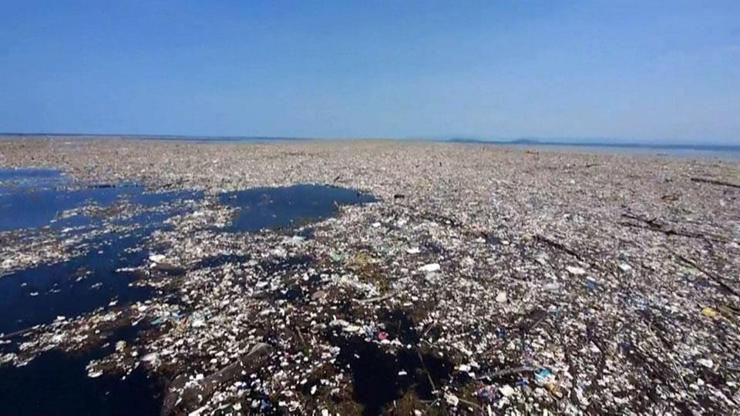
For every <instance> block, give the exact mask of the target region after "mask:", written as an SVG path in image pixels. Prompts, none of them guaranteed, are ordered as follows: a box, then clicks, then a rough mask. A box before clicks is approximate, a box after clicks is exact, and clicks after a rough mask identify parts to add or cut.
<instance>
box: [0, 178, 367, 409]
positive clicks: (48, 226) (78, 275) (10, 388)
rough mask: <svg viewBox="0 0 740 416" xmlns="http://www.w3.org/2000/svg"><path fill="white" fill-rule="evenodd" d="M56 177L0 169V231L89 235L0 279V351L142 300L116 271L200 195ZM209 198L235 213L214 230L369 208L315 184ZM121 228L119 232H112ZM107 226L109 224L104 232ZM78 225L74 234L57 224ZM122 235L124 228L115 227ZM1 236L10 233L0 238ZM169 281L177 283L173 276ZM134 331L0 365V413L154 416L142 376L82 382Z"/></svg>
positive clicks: (152, 387) (155, 396)
mask: <svg viewBox="0 0 740 416" xmlns="http://www.w3.org/2000/svg"><path fill="white" fill-rule="evenodd" d="M68 185H69V181H67V179H66V178H64V177H63V175H61V174H60V173H59V172H58V171H54V170H38V169H23V170H9V169H0V235H2V234H3V233H4V234H5V236H6V237H3V238H9V241H12V239H13V238H16V237H14V236H15V235H16V234H19V235H20V236H21V237H20V238H23V237H22V236H23V235H25V234H26V233H31V234H32V233H38V232H41V231H46V232H50V233H55V235H58V236H60V238H68V237H69V236H70V235H73V234H75V233H80V234H79V235H80V236H84V235H87V234H84V233H85V232H87V231H90V230H97V231H99V232H95V233H93V237H91V238H89V239H87V240H84V242H83V244H84V247H85V249H86V250H85V251H84V252H83V254H80V255H77V256H74V257H72V258H71V259H69V260H68V261H64V262H59V263H54V264H41V265H37V266H33V267H29V268H26V269H23V270H19V271H16V272H13V273H11V274H8V275H5V276H2V277H0V317H2V318H1V319H0V334H17V335H11V336H10V337H9V338H8V339H7V340H6V341H10V342H9V343H3V344H2V345H0V354H2V353H4V352H11V351H16V349H17V348H18V343H19V342H20V341H21V340H22V339H23V336H22V332H23V330H25V329H28V328H30V327H32V326H34V325H38V324H45V323H50V322H52V321H54V320H55V319H57V317H58V316H65V317H66V318H73V317H76V316H79V315H81V314H85V313H89V312H91V311H94V310H96V309H98V308H103V309H106V308H112V307H119V306H121V305H126V304H129V303H132V302H136V301H140V300H145V299H147V298H150V297H151V296H153V295H154V290H152V289H149V288H142V287H136V286H132V285H130V283H132V282H134V281H135V279H136V276H135V275H134V274H132V273H129V272H125V271H120V269H121V268H128V267H136V266H140V265H142V264H144V262H146V261H147V260H146V259H147V257H148V255H149V253H148V251H147V249H146V248H145V247H142V244H143V242H144V239H145V238H146V237H147V236H148V235H150V234H151V232H152V231H154V230H156V229H162V228H166V227H167V225H166V224H164V221H165V220H166V219H167V218H169V217H170V216H172V215H175V214H179V213H184V212H187V210H188V209H189V207H191V205H188V204H184V202H186V201H190V200H198V199H201V198H203V194H202V193H199V192H188V191H177V192H164V193H150V192H146V190H145V189H144V188H143V187H140V186H137V185H135V184H127V185H118V184H116V185H115V186H108V185H106V186H92V187H85V188H71V189H70V188H69V187H68ZM219 200H220V201H221V202H222V203H224V204H227V205H229V206H233V207H236V208H239V210H238V213H237V215H236V217H235V219H234V221H233V224H232V225H231V226H230V227H229V228H228V229H225V230H223V232H254V231H259V230H264V229H280V230H284V229H293V228H294V227H297V226H299V225H305V224H308V223H310V222H312V221H316V220H320V219H323V218H327V217H329V216H332V215H335V214H336V213H337V211H338V206H339V205H344V204H360V203H366V202H372V201H374V200H375V199H374V198H373V197H372V196H371V195H368V194H363V193H358V192H357V191H354V190H350V189H343V188H337V187H331V186H321V185H296V186H290V187H281V188H257V189H247V190H243V191H238V192H231V193H224V194H221V195H220V196H219ZM117 204H130V205H133V206H136V207H138V208H139V210H137V211H136V212H140V213H139V214H138V215H135V216H133V217H123V218H116V217H115V216H114V217H113V218H112V219H111V218H105V217H96V216H89V215H87V214H85V213H84V212H87V211H84V210H83V211H81V213H78V212H77V211H74V212H75V215H71V216H66V217H64V218H60V214H61V213H63V212H65V211H68V210H74V209H77V208H81V207H89V206H95V207H97V208H100V209H103V210H105V209H110V208H113V207H115V206H116V205H117ZM120 225H124V226H126V227H117V226H120ZM110 226H114V227H113V228H110ZM67 227H78V228H72V229H70V228H67ZM122 230H125V231H122ZM7 236H10V237H7ZM246 260H247V259H246V257H240V256H231V257H227V258H220V257H216V258H207V259H203V261H201V262H200V263H198V264H196V265H194V266H192V267H194V268H211V267H218V266H219V265H221V264H223V263H224V262H239V261H246ZM170 278H177V277H176V276H173V277H170ZM139 330H140V328H137V327H126V328H122V329H120V330H117V331H115V332H113V333H111V334H106V335H107V338H106V339H107V340H108V344H105V345H104V346H103V347H101V348H98V349H93V350H90V351H85V352H84V353H79V354H64V353H62V352H59V351H50V352H46V353H43V354H41V355H40V356H39V357H37V358H36V359H34V360H33V361H31V362H30V363H29V364H28V365H26V366H23V367H18V368H15V367H8V366H5V367H0V416H4V415H6V414H7V415H14V416H24V415H29V416H30V415H33V416H35V415H45V416H54V415H59V416H71V415H133V414H135V415H158V414H159V410H160V406H161V400H162V391H163V390H162V388H163V384H162V383H161V380H156V379H152V378H149V377H148V376H147V375H146V374H145V373H144V372H143V371H135V372H134V373H133V374H131V375H129V376H127V377H126V378H125V379H123V380H122V379H121V377H120V376H108V375H103V376H101V377H99V378H94V379H93V378H89V377H88V376H87V372H86V370H85V366H86V365H87V363H89V362H90V360H92V359H96V358H100V357H103V356H105V355H106V354H109V353H110V352H111V351H112V345H114V344H115V342H116V341H119V340H124V341H127V342H132V341H133V340H135V339H136V337H137V336H138V333H139Z"/></svg>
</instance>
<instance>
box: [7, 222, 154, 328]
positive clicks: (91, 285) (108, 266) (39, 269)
mask: <svg viewBox="0 0 740 416" xmlns="http://www.w3.org/2000/svg"><path fill="white" fill-rule="evenodd" d="M143 234H144V233H143V232H137V233H135V234H132V235H128V236H117V235H108V236H106V237H104V238H101V239H100V240H97V241H95V242H94V248H93V249H92V250H91V251H90V252H89V253H87V254H85V255H82V256H79V257H75V258H72V259H71V260H69V261H67V262H63V263H57V264H50V265H49V264H43V265H40V266H36V267H33V268H30V269H26V270H21V271H19V272H16V273H13V274H10V275H7V276H5V277H3V278H1V279H0V316H2V319H0V333H11V332H15V331H18V330H21V329H25V328H28V327H31V326H34V325H37V324H43V323H49V322H52V321H53V320H54V319H55V318H56V317H57V316H60V315H61V316H66V317H70V318H71V317H75V316H78V315H80V314H83V313H85V312H89V311H92V310H94V309H96V308H98V307H101V306H102V307H107V305H108V304H109V303H110V302H111V301H113V300H116V301H117V302H118V304H126V303H131V302H135V301H138V300H144V299H146V298H148V297H149V296H150V293H151V291H150V289H148V288H140V287H131V286H129V283H130V282H131V281H132V280H133V276H132V275H130V274H127V273H117V272H116V269H117V268H119V267H128V266H138V265H140V264H142V263H143V262H144V260H145V259H146V257H147V255H148V253H145V252H142V251H134V252H131V253H128V252H126V249H128V248H131V247H134V246H135V244H137V243H139V242H140V241H141V239H142V237H143Z"/></svg>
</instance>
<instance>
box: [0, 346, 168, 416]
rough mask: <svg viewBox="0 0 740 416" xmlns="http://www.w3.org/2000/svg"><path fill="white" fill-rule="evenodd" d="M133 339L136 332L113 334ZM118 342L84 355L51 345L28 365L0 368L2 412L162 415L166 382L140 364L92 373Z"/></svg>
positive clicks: (20, 415) (23, 414)
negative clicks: (124, 370) (117, 372)
mask: <svg viewBox="0 0 740 416" xmlns="http://www.w3.org/2000/svg"><path fill="white" fill-rule="evenodd" d="M119 339H125V340H128V341H131V339H132V336H131V335H130V334H120V335H118V334H113V335H112V336H111V337H110V338H109V341H110V343H111V345H114V344H115V342H116V341H117V340H119ZM111 350H112V347H109V348H107V349H104V350H97V351H93V352H88V353H85V354H81V355H67V354H64V353H62V352H59V351H50V352H48V353H45V354H43V355H42V356H40V357H38V358H36V359H35V360H33V361H31V363H29V364H28V365H26V366H24V367H18V368H14V367H3V368H0V415H2V416H11V415H12V416H26V415H27V416H73V415H75V416H77V415H79V416H97V415H108V416H119V415H120V416H129V415H137V416H139V415H141V416H148V415H151V416H154V415H159V409H160V407H161V402H162V399H161V394H162V393H161V392H162V388H161V386H159V384H158V383H157V382H155V381H154V380H151V379H149V378H147V376H146V374H145V373H144V372H143V371H142V370H136V371H134V372H133V373H132V374H130V375H129V376H127V377H126V379H125V380H121V377H120V376H106V375H103V376H101V377H100V378H90V377H88V376H87V371H86V370H85V367H86V365H87V363H89V362H90V360H92V359H98V358H102V357H104V356H105V355H107V354H109V353H110V352H111Z"/></svg>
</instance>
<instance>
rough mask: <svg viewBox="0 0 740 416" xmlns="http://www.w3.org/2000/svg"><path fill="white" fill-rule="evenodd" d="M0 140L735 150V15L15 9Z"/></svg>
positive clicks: (397, 5) (674, 7) (719, 7)
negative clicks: (398, 140) (579, 141)
mask: <svg viewBox="0 0 740 416" xmlns="http://www.w3.org/2000/svg"><path fill="white" fill-rule="evenodd" d="M0 131H15V132H39V131H48V132H87V133H133V134H188V135H248V136H253V135H260V136H299V137H425V136H426V137H444V136H465V137H496V138H518V137H541V138H553V137H554V138H563V137H574V138H592V137H607V138H619V139H622V140H627V141H634V140H641V141H649V142H656V141H663V142H671V143H686V142H705V143H706V142H713V143H732V144H740V1H737V0H730V1H722V0H712V1H706V2H704V1H681V0H675V1H662V0H661V1H644V0H643V1H622V0H610V1H596V0H590V1H550V0H543V1H527V0H517V1H514V0H512V1H505V0H488V1H481V2H475V1H449V2H441V1H431V0H428V1H418V2H417V1H409V0H403V1H398V0H394V1H362V2H360V1H336V2H335V1H316V2H311V1H300V2H299V1H296V2H284V1H266V2H256V1H169V2H165V1H112V2H108V1H64V0H52V1H14V2H11V1H7V0H4V1H2V13H0Z"/></svg>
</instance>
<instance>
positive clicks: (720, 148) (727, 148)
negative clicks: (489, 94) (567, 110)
mask: <svg viewBox="0 0 740 416" xmlns="http://www.w3.org/2000/svg"><path fill="white" fill-rule="evenodd" d="M445 141H446V142H449V143H476V144H491V145H530V146H575V147H613V148H625V149H658V150H659V149H664V150H702V151H713V152H740V145H721V144H670V143H667V144H661V143H624V142H609V141H588V142H587V141H566V140H538V139H527V138H523V139H513V140H484V139H472V138H450V139H447V140H445Z"/></svg>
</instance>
